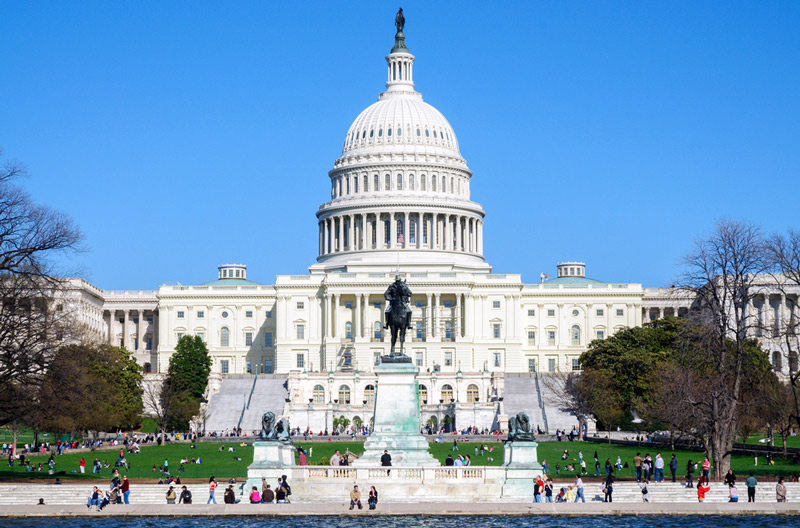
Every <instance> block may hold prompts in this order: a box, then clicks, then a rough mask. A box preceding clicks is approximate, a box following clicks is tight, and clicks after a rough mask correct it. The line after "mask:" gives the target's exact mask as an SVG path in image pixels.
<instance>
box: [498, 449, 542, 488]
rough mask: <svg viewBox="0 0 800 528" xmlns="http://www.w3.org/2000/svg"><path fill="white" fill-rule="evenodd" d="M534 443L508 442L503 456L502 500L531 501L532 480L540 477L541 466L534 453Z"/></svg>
mask: <svg viewBox="0 0 800 528" xmlns="http://www.w3.org/2000/svg"><path fill="white" fill-rule="evenodd" d="M537 447H539V444H537V443H536V442H508V443H506V446H505V450H504V454H503V467H504V468H505V470H506V479H505V482H504V483H503V492H502V496H503V498H516V499H524V500H531V499H533V479H534V478H535V477H538V476H539V475H542V474H543V472H542V465H541V464H539V459H538V456H537V453H536V451H537V450H536V448H537Z"/></svg>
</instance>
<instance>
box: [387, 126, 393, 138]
mask: <svg viewBox="0 0 800 528" xmlns="http://www.w3.org/2000/svg"><path fill="white" fill-rule="evenodd" d="M386 135H387V136H391V135H392V129H391V128H387V129H386Z"/></svg>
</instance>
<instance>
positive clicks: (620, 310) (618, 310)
mask: <svg viewBox="0 0 800 528" xmlns="http://www.w3.org/2000/svg"><path fill="white" fill-rule="evenodd" d="M623 315H625V311H624V310H623V309H622V308H618V309H617V317H622V316H623Z"/></svg>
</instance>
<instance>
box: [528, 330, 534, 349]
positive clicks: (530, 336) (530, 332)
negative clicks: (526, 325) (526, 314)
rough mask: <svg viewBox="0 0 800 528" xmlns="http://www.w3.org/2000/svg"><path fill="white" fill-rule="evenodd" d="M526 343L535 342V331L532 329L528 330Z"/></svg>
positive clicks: (532, 343)
mask: <svg viewBox="0 0 800 528" xmlns="http://www.w3.org/2000/svg"><path fill="white" fill-rule="evenodd" d="M528 344H529V345H531V346H533V345H535V344H536V332H535V331H534V330H528Z"/></svg>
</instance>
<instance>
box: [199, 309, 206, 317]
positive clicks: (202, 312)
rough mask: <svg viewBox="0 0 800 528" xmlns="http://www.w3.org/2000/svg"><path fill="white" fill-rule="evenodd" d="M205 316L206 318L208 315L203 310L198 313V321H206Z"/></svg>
mask: <svg viewBox="0 0 800 528" xmlns="http://www.w3.org/2000/svg"><path fill="white" fill-rule="evenodd" d="M205 316H206V313H205V312H204V311H203V310H198V311H197V318H198V319H204V318H205Z"/></svg>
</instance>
